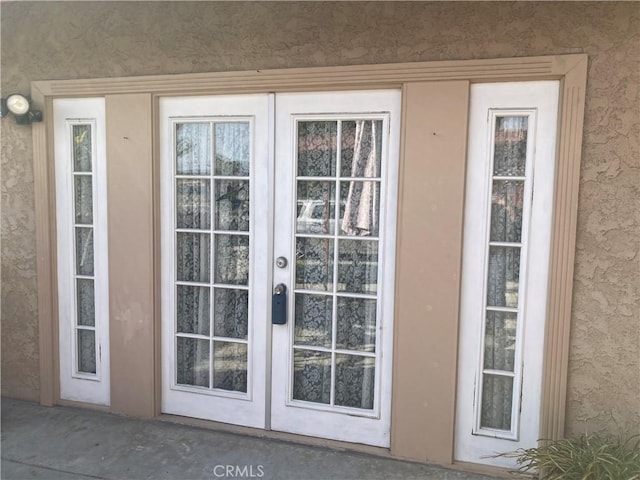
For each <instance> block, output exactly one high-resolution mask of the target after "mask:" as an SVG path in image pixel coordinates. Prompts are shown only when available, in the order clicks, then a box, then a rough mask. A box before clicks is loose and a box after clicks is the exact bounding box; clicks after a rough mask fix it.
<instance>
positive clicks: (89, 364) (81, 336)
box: [76, 329, 96, 373]
mask: <svg viewBox="0 0 640 480" xmlns="http://www.w3.org/2000/svg"><path fill="white" fill-rule="evenodd" d="M76 333H77V334H78V372H81V373H96V332H95V331H93V330H80V329H78V330H76Z"/></svg>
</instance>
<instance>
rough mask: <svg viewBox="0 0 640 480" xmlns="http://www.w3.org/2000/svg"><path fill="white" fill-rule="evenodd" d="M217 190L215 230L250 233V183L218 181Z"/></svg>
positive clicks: (216, 183)
mask: <svg viewBox="0 0 640 480" xmlns="http://www.w3.org/2000/svg"><path fill="white" fill-rule="evenodd" d="M215 189H216V191H215V203H214V208H215V219H216V226H215V228H216V229H217V230H236V231H237V230H240V231H245V232H248V231H249V181H247V180H216V182H215Z"/></svg>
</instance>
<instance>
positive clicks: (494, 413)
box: [480, 374, 513, 430]
mask: <svg viewBox="0 0 640 480" xmlns="http://www.w3.org/2000/svg"><path fill="white" fill-rule="evenodd" d="M512 401H513V378H512V377H504V376H499V375H491V374H485V375H484V376H483V379H482V409H481V410H482V413H481V416H480V427H482V428H495V429H498V430H511V406H512Z"/></svg>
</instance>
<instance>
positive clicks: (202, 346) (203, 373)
mask: <svg viewBox="0 0 640 480" xmlns="http://www.w3.org/2000/svg"><path fill="white" fill-rule="evenodd" d="M176 342H177V352H176V366H177V378H176V381H177V383H178V384H180V385H195V386H198V387H208V386H209V340H202V339H198V338H186V337H177V338H176Z"/></svg>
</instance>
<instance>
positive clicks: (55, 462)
mask: <svg viewBox="0 0 640 480" xmlns="http://www.w3.org/2000/svg"><path fill="white" fill-rule="evenodd" d="M1 428H2V445H1V446H2V465H1V467H2V473H1V478H2V479H6V480H22V479H43V480H45V479H46V480H84V479H130V480H143V479H154V480H156V479H167V480H169V479H171V480H173V479H175V480H190V479H194V480H200V479H213V480H215V479H230V478H261V479H264V480H272V479H273V480H329V479H331V480H333V479H336V480H338V479H345V480H347V479H354V480H355V479H358V480H360V479H367V480H368V479H372V480H376V479H380V480H382V479H385V480H386V479H427V480H435V479H438V480H488V479H490V478H493V477H488V476H484V475H477V474H469V473H464V472H459V471H454V470H448V469H443V468H438V467H434V466H430V465H421V464H416V463H410V462H402V461H398V460H392V459H388V458H380V457H375V456H371V455H365V454H362V453H355V452H345V451H338V450H332V449H328V448H322V447H312V446H305V445H299V444H294V443H289V442H284V441H280V440H272V439H262V438H255V437H250V436H244V435H239V434H234V433H228V432H218V431H212V430H207V429H201V428H194V427H190V426H184V425H178V424H173V423H168V422H163V421H160V420H157V419H155V420H140V419H132V418H125V417H121V416H117V415H112V414H108V413H102V412H94V411H89V410H83V409H78V408H70V407H41V406H39V405H37V404H34V403H28V402H22V401H18V400H11V399H2V425H1Z"/></svg>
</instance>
